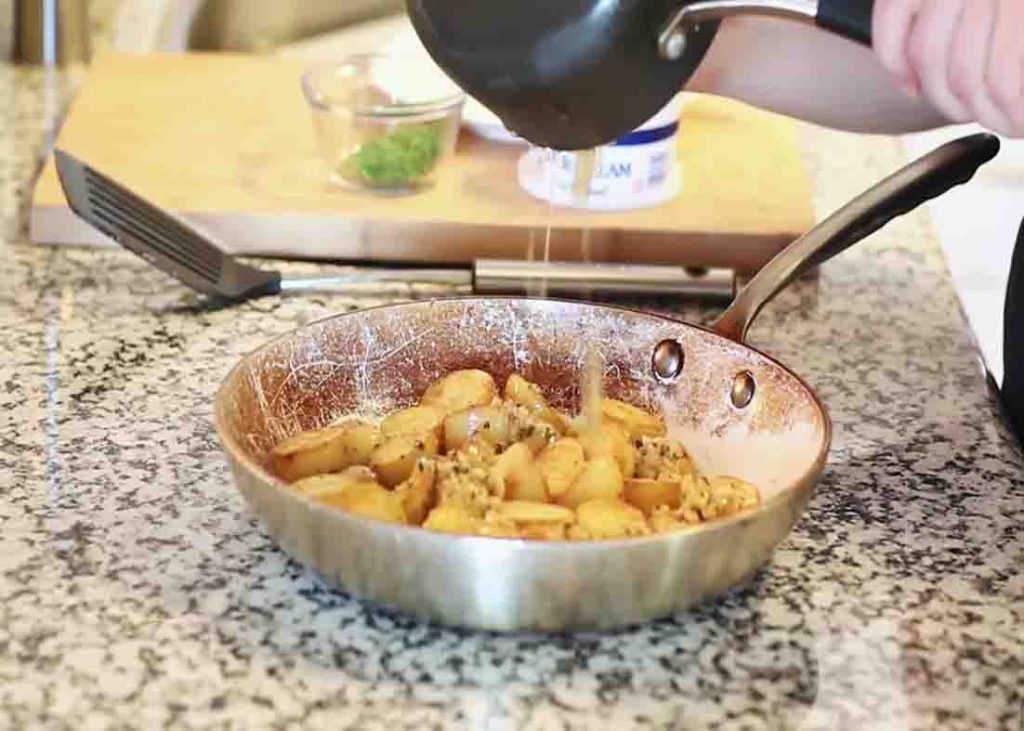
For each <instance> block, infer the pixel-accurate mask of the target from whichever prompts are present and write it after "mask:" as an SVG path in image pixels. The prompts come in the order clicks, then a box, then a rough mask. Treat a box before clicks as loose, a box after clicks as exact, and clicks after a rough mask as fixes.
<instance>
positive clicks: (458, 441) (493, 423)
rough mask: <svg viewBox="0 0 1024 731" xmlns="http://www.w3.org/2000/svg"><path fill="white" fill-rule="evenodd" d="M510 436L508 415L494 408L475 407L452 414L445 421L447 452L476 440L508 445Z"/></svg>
mask: <svg viewBox="0 0 1024 731" xmlns="http://www.w3.org/2000/svg"><path fill="white" fill-rule="evenodd" d="M508 436H509V420H508V414H507V413H506V412H505V411H502V410H501V409H498V408H495V407H493V406H475V407H473V408H472V409H466V410H465V411H459V412H458V413H455V414H450V415H449V416H448V417H447V418H445V420H444V449H445V452H451V451H452V450H455V449H458V448H459V447H461V446H462V445H463V444H465V443H466V442H468V441H469V440H470V439H474V438H475V439H480V440H482V441H485V442H488V443H490V444H492V445H499V444H507V443H508Z"/></svg>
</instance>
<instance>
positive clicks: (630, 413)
mask: <svg viewBox="0 0 1024 731" xmlns="http://www.w3.org/2000/svg"><path fill="white" fill-rule="evenodd" d="M601 416H602V417H604V419H605V420H607V421H614V422H615V423H617V424H619V425H620V426H622V427H623V428H624V429H625V430H626V432H627V433H628V434H629V438H630V439H638V438H640V437H660V436H664V435H665V431H666V430H665V420H664V419H662V418H661V416H659V415H657V414H652V413H650V412H648V411H644V410H643V409H640V408H637V407H636V406H633V405H632V404H627V403H626V402H625V401H619V400H618V399H613V398H605V399H603V400H602V401H601Z"/></svg>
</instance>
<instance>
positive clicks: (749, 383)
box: [732, 371, 757, 409]
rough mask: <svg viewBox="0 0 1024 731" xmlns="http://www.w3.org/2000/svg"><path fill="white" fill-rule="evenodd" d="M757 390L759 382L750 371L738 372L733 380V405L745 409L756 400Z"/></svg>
mask: <svg viewBox="0 0 1024 731" xmlns="http://www.w3.org/2000/svg"><path fill="white" fill-rule="evenodd" d="M756 391H757V384H755V383H754V377H753V376H752V375H750V372H749V371H743V372H741V373H737V374H736V378H734V379H733V381H732V405H733V406H735V407H736V408H737V409H745V408H747V407H748V406H750V402H751V401H753V400H754V393H755V392H756Z"/></svg>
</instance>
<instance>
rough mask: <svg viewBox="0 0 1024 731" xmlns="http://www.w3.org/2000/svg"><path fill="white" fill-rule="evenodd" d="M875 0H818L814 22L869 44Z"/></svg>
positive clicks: (853, 39)
mask: <svg viewBox="0 0 1024 731" xmlns="http://www.w3.org/2000/svg"><path fill="white" fill-rule="evenodd" d="M874 12H875V0H818V11H817V13H815V17H814V22H815V23H816V24H817V25H818V26H819V27H821V28H824V29H825V30H829V31H832V32H833V33H837V34H839V35H841V36H844V37H846V38H849V39H850V40H852V41H857V42H858V43H863V44H864V45H866V46H870V45H871V20H872V16H873V15H874Z"/></svg>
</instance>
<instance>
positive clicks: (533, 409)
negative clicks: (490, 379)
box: [505, 373, 569, 434]
mask: <svg viewBox="0 0 1024 731" xmlns="http://www.w3.org/2000/svg"><path fill="white" fill-rule="evenodd" d="M505 398H506V399H508V400H509V401H511V402H512V403H514V404H516V405H518V406H522V407H523V408H525V409H526V410H527V411H529V412H530V413H531V414H533V415H534V416H536V417H537V418H538V419H540V420H541V421H544V422H546V423H548V424H550V425H551V426H552V427H554V429H555V430H556V431H557V432H558V433H559V434H565V432H566V431H567V430H568V429H569V417H567V416H566V415H565V414H563V413H562V412H560V411H559V410H558V409H556V408H554V407H552V406H551V404H549V403H548V400H547V399H546V398H544V394H542V393H541V391H540V388H538V387H537V385H536V384H534V383H530V382H529V381H527V380H526V379H525V378H523V377H522V376H520V375H518V374H516V373H513V374H512V375H511V376H509V377H508V380H507V381H505Z"/></svg>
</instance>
